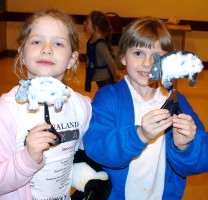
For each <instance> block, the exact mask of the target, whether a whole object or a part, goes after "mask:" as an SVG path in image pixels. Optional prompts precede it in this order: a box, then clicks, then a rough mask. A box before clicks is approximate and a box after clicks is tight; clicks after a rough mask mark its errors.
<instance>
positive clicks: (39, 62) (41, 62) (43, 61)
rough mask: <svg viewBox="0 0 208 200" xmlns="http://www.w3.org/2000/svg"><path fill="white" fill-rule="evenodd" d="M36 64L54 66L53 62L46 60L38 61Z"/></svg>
mask: <svg viewBox="0 0 208 200" xmlns="http://www.w3.org/2000/svg"><path fill="white" fill-rule="evenodd" d="M37 63H38V64H41V65H54V63H53V62H51V61H48V60H40V61H38V62H37Z"/></svg>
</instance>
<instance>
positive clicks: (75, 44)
mask: <svg viewBox="0 0 208 200" xmlns="http://www.w3.org/2000/svg"><path fill="white" fill-rule="evenodd" d="M44 16H50V17H52V18H54V19H57V20H59V21H61V22H62V23H63V24H64V25H65V26H66V27H67V28H68V31H69V34H68V36H69V40H70V43H71V48H72V52H75V51H77V52H78V50H79V45H80V42H79V36H78V31H77V28H76V24H75V22H74V20H73V18H72V17H71V16H69V15H67V14H65V13H64V12H61V11H59V10H57V9H42V10H39V11H37V12H35V13H34V14H32V15H31V16H30V17H29V18H28V19H27V20H26V21H25V23H24V25H23V28H22V30H21V32H20V34H19V37H18V39H17V43H18V46H19V48H18V55H17V57H16V59H15V62H14V72H15V74H16V75H17V77H18V78H20V79H22V78H23V79H25V78H27V74H26V69H25V68H24V66H23V63H22V53H23V50H24V46H25V43H26V41H27V39H28V37H29V34H30V32H31V30H32V24H33V22H34V21H35V20H36V19H38V18H39V17H44ZM78 62H79V61H78V59H77V62H76V63H75V65H74V66H73V67H72V68H71V69H70V72H69V70H67V71H68V72H66V73H65V76H64V80H63V81H66V80H67V79H68V78H67V77H69V74H72V77H74V76H76V75H77V67H78ZM69 78H70V77H69Z"/></svg>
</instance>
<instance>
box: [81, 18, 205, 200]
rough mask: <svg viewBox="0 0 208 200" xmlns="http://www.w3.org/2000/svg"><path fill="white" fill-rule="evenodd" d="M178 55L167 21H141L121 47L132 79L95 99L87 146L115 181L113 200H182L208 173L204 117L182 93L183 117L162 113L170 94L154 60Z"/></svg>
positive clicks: (133, 25) (132, 26) (85, 139)
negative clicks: (195, 178) (193, 179)
mask: <svg viewBox="0 0 208 200" xmlns="http://www.w3.org/2000/svg"><path fill="white" fill-rule="evenodd" d="M173 50H174V45H173V40H172V38H171V35H170V33H169V32H168V30H167V28H166V26H165V24H164V23H163V22H162V21H161V20H159V19H156V18H153V17H146V18H142V19H137V20H136V21H134V22H132V23H131V24H129V25H128V26H127V28H126V30H125V31H124V33H123V34H122V36H121V40H120V42H119V47H118V58H119V60H120V62H121V64H123V65H124V66H125V67H126V71H127V75H126V76H125V77H124V79H122V80H121V81H119V82H118V83H116V84H114V85H109V86H106V87H104V88H101V89H100V90H98V92H97V93H96V95H95V97H94V100H93V102H92V119H91V121H90V126H89V129H88V130H87V132H86V134H85V135H84V137H83V143H84V147H85V151H86V153H87V155H88V156H89V157H90V158H92V159H93V160H95V161H96V162H98V163H100V164H101V165H103V168H104V170H105V171H106V172H107V173H108V175H109V176H110V178H111V180H112V184H113V188H112V192H111V195H110V198H109V199H110V200H134V199H139V200H149V199H157V200H159V199H174V200H176V199H181V198H182V196H183V193H184V189H185V185H186V177H187V176H189V175H195V174H198V173H203V172H207V170H208V162H207V156H208V135H207V133H206V131H205V128H204V125H203V124H202V122H201V120H200V119H199V117H198V115H197V114H196V113H195V112H194V110H193V108H192V107H191V105H190V104H189V103H188V101H187V100H186V98H185V97H184V96H183V95H182V94H181V93H179V92H177V97H178V101H179V105H180V107H181V110H182V113H180V114H177V115H176V114H173V115H172V113H171V111H169V110H167V109H161V107H162V105H163V104H164V102H165V101H166V100H167V98H168V96H169V91H168V90H166V89H165V88H164V87H163V86H162V85H161V84H160V83H159V82H158V81H154V80H150V79H149V71H150V69H151V67H152V65H153V61H154V60H153V57H154V55H156V54H159V55H161V56H162V55H164V54H166V53H168V52H171V51H173Z"/></svg>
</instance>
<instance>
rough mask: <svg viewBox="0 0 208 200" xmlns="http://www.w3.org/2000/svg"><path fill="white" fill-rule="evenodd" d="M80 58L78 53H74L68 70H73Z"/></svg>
mask: <svg viewBox="0 0 208 200" xmlns="http://www.w3.org/2000/svg"><path fill="white" fill-rule="evenodd" d="M78 56H79V53H78V52H77V51H74V52H73V53H72V56H71V58H70V60H69V64H68V67H67V69H71V67H73V66H74V65H75V64H76V62H77V59H78Z"/></svg>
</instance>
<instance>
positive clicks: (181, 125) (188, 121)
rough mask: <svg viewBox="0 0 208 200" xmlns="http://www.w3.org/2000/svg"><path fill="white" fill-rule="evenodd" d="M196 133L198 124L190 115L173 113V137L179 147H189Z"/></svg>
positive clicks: (181, 148)
mask: <svg viewBox="0 0 208 200" xmlns="http://www.w3.org/2000/svg"><path fill="white" fill-rule="evenodd" d="M195 134H196V125H195V123H194V120H193V119H192V117H191V116H190V115H185V114H179V115H178V116H177V115H173V139H174V144H175V145H176V146H177V147H178V149H180V150H183V149H185V148H186V147H187V145H188V143H189V142H191V141H192V140H193V139H194V137H195Z"/></svg>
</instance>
